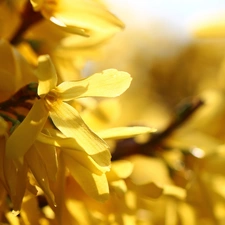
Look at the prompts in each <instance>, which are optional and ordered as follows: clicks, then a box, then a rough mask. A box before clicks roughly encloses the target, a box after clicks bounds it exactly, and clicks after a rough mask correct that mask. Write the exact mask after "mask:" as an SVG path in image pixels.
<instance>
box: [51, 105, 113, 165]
mask: <svg viewBox="0 0 225 225" xmlns="http://www.w3.org/2000/svg"><path fill="white" fill-rule="evenodd" d="M49 113H50V117H51V119H52V121H53V123H54V124H55V126H56V127H57V128H58V129H59V130H60V131H61V132H62V133H63V134H64V135H65V136H66V137H71V138H74V139H76V141H77V143H78V144H79V145H80V146H81V147H82V148H83V149H84V150H85V152H86V153H87V154H88V155H91V156H92V158H93V159H94V160H95V161H96V162H97V163H98V164H99V165H100V166H109V165H110V159H111V155H110V152H109V150H108V148H109V147H108V145H107V144H106V143H105V142H104V141H103V140H102V139H101V138H100V137H98V136H97V135H96V134H95V133H94V132H93V131H91V130H90V128H89V127H88V126H87V125H86V124H85V123H84V121H83V120H82V119H81V117H80V115H79V113H78V112H77V111H76V109H74V108H73V107H72V106H70V105H68V104H67V103H64V102H60V101H55V102H54V103H53V105H52V109H51V110H50V112H49Z"/></svg>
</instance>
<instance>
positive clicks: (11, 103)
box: [0, 83, 38, 111]
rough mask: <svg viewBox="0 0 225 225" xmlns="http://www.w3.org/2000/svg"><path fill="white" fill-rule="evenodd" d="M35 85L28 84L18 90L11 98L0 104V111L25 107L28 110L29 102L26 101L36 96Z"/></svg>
mask: <svg viewBox="0 0 225 225" xmlns="http://www.w3.org/2000/svg"><path fill="white" fill-rule="evenodd" d="M37 86H38V84H37V83H30V84H27V85H26V86H24V87H22V88H21V89H19V90H18V91H17V92H16V93H15V94H14V95H13V96H12V97H11V98H9V99H7V100H6V101H4V102H1V103H0V110H2V111H10V108H12V107H17V106H21V107H25V108H28V109H30V106H31V105H30V104H29V102H26V101H27V100H32V99H35V98H36V97H38V96H37Z"/></svg>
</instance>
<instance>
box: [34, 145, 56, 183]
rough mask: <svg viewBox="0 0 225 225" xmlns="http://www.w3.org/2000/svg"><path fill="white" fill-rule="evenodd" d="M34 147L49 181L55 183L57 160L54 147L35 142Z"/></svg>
mask: <svg viewBox="0 0 225 225" xmlns="http://www.w3.org/2000/svg"><path fill="white" fill-rule="evenodd" d="M35 145H36V147H37V151H38V153H39V155H40V157H41V158H42V161H43V163H44V164H45V168H46V171H47V174H48V177H49V179H50V180H52V181H55V180H56V176H57V171H58V160H57V153H56V149H55V147H53V146H50V145H45V144H43V143H40V142H36V143H35ZM43 149H44V151H43Z"/></svg>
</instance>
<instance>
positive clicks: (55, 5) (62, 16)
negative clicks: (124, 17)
mask: <svg viewBox="0 0 225 225" xmlns="http://www.w3.org/2000/svg"><path fill="white" fill-rule="evenodd" d="M32 2H33V6H34V7H35V9H36V10H41V12H42V14H43V16H44V17H45V18H47V19H49V20H50V21H51V22H53V23H55V24H56V25H58V26H59V27H60V28H63V30H65V31H67V32H71V33H75V34H78V35H83V36H90V38H88V39H87V40H86V39H84V38H83V41H84V42H85V41H86V42H88V41H90V42H91V43H92V44H93V45H94V44H98V43H101V42H103V41H104V40H107V39H108V38H110V37H111V36H112V35H114V34H115V33H116V32H118V31H119V30H121V28H123V27H124V24H123V23H122V22H121V21H120V20H119V19H118V18H116V17H115V16H114V15H113V14H111V13H110V12H109V11H108V10H107V9H106V7H105V6H104V5H103V4H101V3H100V2H99V1H95V0H94V1H93V0H91V1H90V0H89V1H83V0H60V1H45V2H44V3H43V4H42V2H40V1H38V2H37V0H32ZM89 39H90V40H89Z"/></svg>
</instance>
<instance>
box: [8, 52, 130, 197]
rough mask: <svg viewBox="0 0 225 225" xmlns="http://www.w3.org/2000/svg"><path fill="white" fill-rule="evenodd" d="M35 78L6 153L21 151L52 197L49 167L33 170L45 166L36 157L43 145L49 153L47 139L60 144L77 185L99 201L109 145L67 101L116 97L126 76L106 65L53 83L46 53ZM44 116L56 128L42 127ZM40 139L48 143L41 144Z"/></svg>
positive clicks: (104, 194)
mask: <svg viewBox="0 0 225 225" xmlns="http://www.w3.org/2000/svg"><path fill="white" fill-rule="evenodd" d="M37 77H38V79H39V85H38V95H39V99H38V100H37V101H36V102H35V103H34V105H33V107H32V109H31V110H30V112H29V113H28V115H27V116H26V118H25V119H24V121H23V122H22V123H21V124H20V125H19V126H18V128H17V129H15V131H14V132H13V133H12V135H11V136H10V137H9V138H8V140H7V143H6V156H7V157H8V158H10V159H18V158H20V157H23V156H24V155H25V159H26V161H27V162H28V166H29V167H30V169H31V171H32V173H33V174H34V176H35V178H36V179H37V181H38V183H39V185H40V186H41V188H42V189H45V190H44V191H45V192H46V193H47V195H48V196H50V199H53V197H52V194H51V191H50V190H49V187H48V174H47V175H46V173H47V172H48V171H47V172H46V170H45V169H44V170H40V171H38V168H39V167H44V166H43V165H44V164H43V165H42V166H41V164H40V163H38V161H40V160H41V158H43V154H42V149H43V148H45V151H48V152H49V148H48V146H49V144H50V145H53V146H56V147H60V148H62V149H63V151H62V154H63V157H64V160H65V162H66V166H67V167H68V168H69V170H70V172H71V174H72V175H73V176H74V178H75V179H76V180H77V182H78V183H79V184H80V185H81V187H82V188H83V189H84V190H85V191H86V192H87V193H89V194H90V195H91V196H92V197H94V198H97V199H98V200H104V199H105V198H106V197H107V196H108V193H109V190H108V182H107V178H106V175H105V172H106V171H109V168H110V158H111V155H110V152H109V147H108V145H107V144H106V142H105V141H103V139H102V138H100V137H99V136H98V135H97V134H95V133H94V132H93V131H92V130H91V129H90V128H89V127H88V126H87V125H86V124H85V123H84V121H83V120H82V118H81V117H80V115H79V113H78V112H77V110H76V109H75V108H73V107H72V106H71V105H69V104H68V103H66V101H70V100H72V99H75V98H81V97H89V96H97V97H100V96H104V97H115V96H118V95H120V94H121V93H123V92H124V91H125V90H126V89H127V88H128V87H129V85H130V82H131V77H130V75H129V74H128V73H125V72H119V71H117V70H114V69H110V70H105V71H103V73H97V74H94V75H92V76H90V77H88V78H86V79H83V80H79V81H70V82H63V83H61V84H60V85H58V86H57V75H56V72H55V69H54V66H53V64H52V63H51V60H50V58H49V57H48V56H47V55H45V56H41V57H39V65H38V68H37ZM49 116H50V118H51V120H52V122H53V123H54V125H55V127H57V128H58V130H59V131H60V132H61V133H59V132H57V131H54V129H48V130H47V132H46V129H43V128H44V126H45V124H46V121H47V119H48V117H49ZM37 140H39V141H37ZM39 142H42V143H44V144H45V145H46V144H48V145H46V146H43V147H40V144H41V143H39ZM28 150H29V151H28ZM73 150H76V151H73ZM54 151H55V150H54V149H53V152H54ZM40 156H42V157H40ZM41 161H42V160H41ZM54 171H55V170H54ZM46 182H47V183H46ZM90 186H91V187H92V188H90ZM48 193H49V194H48Z"/></svg>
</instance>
